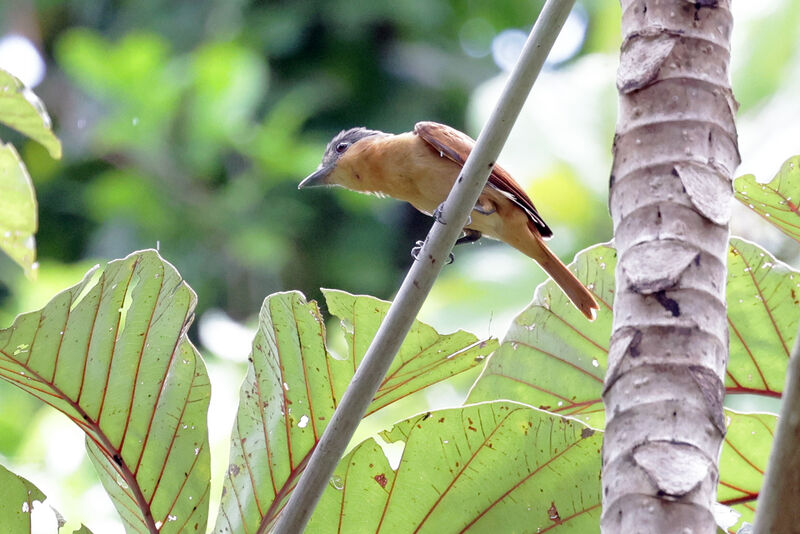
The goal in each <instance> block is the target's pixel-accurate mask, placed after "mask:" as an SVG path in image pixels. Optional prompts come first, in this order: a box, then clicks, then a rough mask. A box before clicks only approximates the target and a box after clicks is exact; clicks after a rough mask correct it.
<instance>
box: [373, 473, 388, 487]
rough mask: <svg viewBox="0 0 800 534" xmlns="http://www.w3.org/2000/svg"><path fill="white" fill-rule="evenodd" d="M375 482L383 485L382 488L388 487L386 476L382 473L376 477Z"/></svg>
mask: <svg viewBox="0 0 800 534" xmlns="http://www.w3.org/2000/svg"><path fill="white" fill-rule="evenodd" d="M375 482H377V483H378V484H380V485H381V487H382V488H385V487H386V475H385V474H383V473H381V474H379V475H375Z"/></svg>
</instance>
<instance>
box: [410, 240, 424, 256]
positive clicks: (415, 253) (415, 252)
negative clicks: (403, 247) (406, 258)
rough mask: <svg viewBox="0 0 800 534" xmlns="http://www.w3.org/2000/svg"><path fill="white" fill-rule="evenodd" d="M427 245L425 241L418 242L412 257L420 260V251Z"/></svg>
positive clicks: (413, 249) (412, 251) (412, 250)
mask: <svg viewBox="0 0 800 534" xmlns="http://www.w3.org/2000/svg"><path fill="white" fill-rule="evenodd" d="M424 244H425V241H417V242H416V243H415V244H414V248H412V249H411V257H412V258H414V259H415V260H418V259H419V251H420V250H422V245H424Z"/></svg>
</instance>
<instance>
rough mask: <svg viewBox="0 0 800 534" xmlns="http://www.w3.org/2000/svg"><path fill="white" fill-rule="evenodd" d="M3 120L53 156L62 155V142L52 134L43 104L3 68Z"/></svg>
mask: <svg viewBox="0 0 800 534" xmlns="http://www.w3.org/2000/svg"><path fill="white" fill-rule="evenodd" d="M0 122H2V123H4V124H6V125H8V126H10V127H11V128H14V129H15V130H17V131H19V132H21V133H23V134H25V135H27V136H28V137H30V138H31V139H33V140H34V141H37V142H39V143H41V145H42V146H44V147H45V148H46V149H47V151H48V152H50V155H51V156H53V157H54V158H60V157H61V142H60V141H59V140H58V138H57V137H56V136H55V135H54V134H53V130H52V129H51V126H52V123H51V122H50V116H49V115H48V114H47V110H46V109H45V108H44V104H43V103H42V101H41V100H39V97H37V96H36V95H35V94H34V93H33V91H31V90H30V89H27V88H26V87H25V86H24V85H23V83H22V82H21V81H19V80H18V79H17V78H16V77H14V76H13V75H12V74H10V73H8V72H6V71H4V70H3V69H0Z"/></svg>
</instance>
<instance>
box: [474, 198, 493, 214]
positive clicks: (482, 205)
mask: <svg viewBox="0 0 800 534" xmlns="http://www.w3.org/2000/svg"><path fill="white" fill-rule="evenodd" d="M472 209H473V210H475V211H477V212H478V213H480V214H481V215H491V214H492V213H496V212H497V206H496V205H495V203H494V202H492V201H491V200H488V199H482V198H478V201H477V202H476V203H475V207H474V208H472Z"/></svg>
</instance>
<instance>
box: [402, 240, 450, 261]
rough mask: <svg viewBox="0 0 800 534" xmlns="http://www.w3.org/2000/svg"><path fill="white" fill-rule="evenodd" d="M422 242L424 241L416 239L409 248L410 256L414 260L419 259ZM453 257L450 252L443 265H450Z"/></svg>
mask: <svg viewBox="0 0 800 534" xmlns="http://www.w3.org/2000/svg"><path fill="white" fill-rule="evenodd" d="M424 244H425V241H417V242H416V243H415V244H414V245H415V246H414V248H412V249H411V257H412V258H414V260H419V253H420V251H421V250H422V246H423V245H424ZM455 259H456V257H455V256H453V253H452V252H451V253H450V254H449V255H448V256H447V262H446V263H445V265H450V264H451V263H453V261H455Z"/></svg>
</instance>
